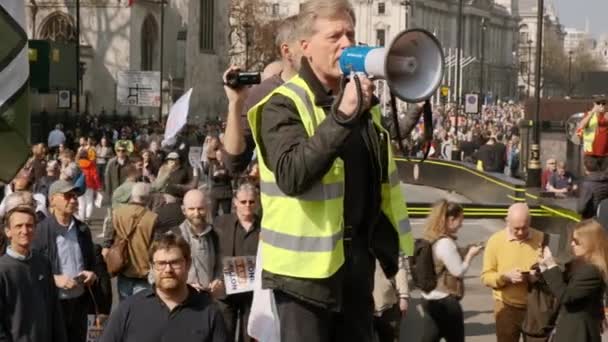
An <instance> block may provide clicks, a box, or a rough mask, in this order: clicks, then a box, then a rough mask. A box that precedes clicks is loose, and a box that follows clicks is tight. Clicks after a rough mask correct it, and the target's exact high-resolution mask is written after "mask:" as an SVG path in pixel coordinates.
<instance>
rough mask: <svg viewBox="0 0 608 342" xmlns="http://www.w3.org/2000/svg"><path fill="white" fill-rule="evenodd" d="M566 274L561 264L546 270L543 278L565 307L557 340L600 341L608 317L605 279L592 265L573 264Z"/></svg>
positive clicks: (561, 315) (556, 336)
mask: <svg viewBox="0 0 608 342" xmlns="http://www.w3.org/2000/svg"><path fill="white" fill-rule="evenodd" d="M566 269H567V271H566V272H565V273H563V274H562V272H561V270H560V269H559V268H558V267H554V268H552V269H549V270H547V271H545V272H543V278H544V279H545V281H546V282H547V285H548V286H549V288H550V289H551V292H552V293H553V294H554V295H555V297H557V300H558V301H559V302H560V305H561V308H560V312H559V317H558V319H557V323H556V327H555V329H556V332H555V339H554V341H555V342H573V341H585V342H600V341H601V340H602V338H601V334H600V327H601V324H602V320H603V319H604V309H603V305H602V296H603V293H604V288H605V286H604V281H603V279H602V275H601V273H600V271H599V270H598V269H597V268H596V267H595V266H593V265H591V264H583V263H581V264H578V265H577V266H573V265H572V264H569V265H568V267H567V268H566Z"/></svg>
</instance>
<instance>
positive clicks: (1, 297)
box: [0, 253, 67, 342]
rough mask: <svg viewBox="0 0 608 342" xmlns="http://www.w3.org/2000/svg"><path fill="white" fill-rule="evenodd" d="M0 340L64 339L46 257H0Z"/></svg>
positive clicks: (57, 298)
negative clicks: (18, 258)
mask: <svg viewBox="0 0 608 342" xmlns="http://www.w3.org/2000/svg"><path fill="white" fill-rule="evenodd" d="M0 341H10V342H26V341H48V342H64V341H67V337H66V332H65V325H64V321H63V316H62V312H61V307H60V305H59V297H58V295H57V287H56V286H55V281H54V280H53V275H52V273H51V266H50V265H49V262H48V260H47V259H46V258H45V257H43V256H41V255H39V254H38V253H32V254H31V255H30V257H29V258H28V259H27V260H17V259H14V258H13V257H11V256H9V255H4V256H3V257H0Z"/></svg>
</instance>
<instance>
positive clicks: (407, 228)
mask: <svg viewBox="0 0 608 342" xmlns="http://www.w3.org/2000/svg"><path fill="white" fill-rule="evenodd" d="M411 231H412V226H411V224H410V219H409V218H404V219H403V220H401V221H399V234H409V233H410V232H411Z"/></svg>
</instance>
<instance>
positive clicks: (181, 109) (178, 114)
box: [161, 88, 192, 146]
mask: <svg viewBox="0 0 608 342" xmlns="http://www.w3.org/2000/svg"><path fill="white" fill-rule="evenodd" d="M190 95H192V88H190V89H189V90H188V91H187V92H186V93H185V94H184V95H182V97H180V98H179V100H177V101H176V102H175V103H174V104H173V106H171V110H169V118H168V119H167V126H166V127H165V137H164V139H163V142H162V143H161V145H163V146H166V145H171V144H170V143H171V142H174V140H175V139H174V138H175V136H177V134H178V133H179V131H181V130H182V128H184V126H185V125H186V123H187V122H188V110H189V108H190Z"/></svg>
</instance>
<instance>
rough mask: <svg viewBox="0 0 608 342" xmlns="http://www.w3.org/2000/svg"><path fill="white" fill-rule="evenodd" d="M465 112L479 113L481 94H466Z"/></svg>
mask: <svg viewBox="0 0 608 342" xmlns="http://www.w3.org/2000/svg"><path fill="white" fill-rule="evenodd" d="M464 100H465V101H464V112H465V113H467V114H477V113H479V94H466V95H465V97H464Z"/></svg>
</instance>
